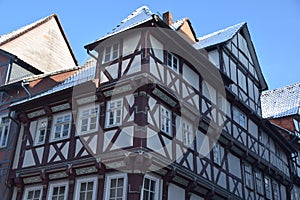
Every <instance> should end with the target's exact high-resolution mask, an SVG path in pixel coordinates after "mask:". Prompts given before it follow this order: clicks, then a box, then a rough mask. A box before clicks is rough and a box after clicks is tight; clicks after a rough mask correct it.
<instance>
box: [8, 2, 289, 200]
mask: <svg viewBox="0 0 300 200" xmlns="http://www.w3.org/2000/svg"><path fill="white" fill-rule="evenodd" d="M172 18H173V17H172V15H171V13H169V12H167V13H165V14H164V15H163V17H162V18H160V17H159V16H158V15H156V14H153V13H152V12H151V11H150V10H149V9H148V8H147V7H141V8H139V9H137V10H136V11H135V12H133V13H132V14H131V15H129V16H128V17H127V18H126V19H124V20H123V21H122V22H121V24H119V25H118V26H117V27H116V28H115V29H113V31H112V32H111V33H109V34H108V35H106V36H104V37H102V38H100V39H98V40H96V41H95V42H93V43H91V44H89V45H87V46H86V47H85V48H86V49H87V50H88V52H89V53H90V55H91V56H92V57H93V58H95V59H96V62H97V63H94V64H93V63H92V64H91V65H89V66H86V67H83V68H81V69H79V70H78V71H77V72H76V73H75V74H73V75H72V76H71V77H69V78H68V79H66V80H65V81H64V82H63V83H61V84H58V85H57V86H55V87H53V88H52V89H50V90H48V91H46V92H43V93H40V94H38V95H35V96H31V97H29V98H26V99H23V100H21V101H18V102H15V103H13V104H12V105H11V106H10V109H11V111H12V112H14V113H15V120H17V121H19V122H20V128H19V134H18V140H17V146H16V151H15V157H14V161H13V163H12V170H11V174H10V177H9V181H8V182H9V183H10V184H11V185H12V187H13V190H12V199H37V200H40V199H64V200H66V199H80V200H87V199H91V200H96V199H99V200H100V199H105V200H111V199H114V200H117V199H118V200H123V199H130V200H138V199H146V200H158V199H163V200H167V199H169V200H173V199H185V200H201V199H274V200H276V199H289V197H290V195H291V191H290V189H291V185H292V179H291V174H290V170H291V166H290V162H289V159H290V155H291V154H292V153H294V152H295V149H294V148H293V146H291V145H290V144H289V143H288V142H287V141H286V140H285V139H284V137H283V136H282V135H280V134H279V133H278V132H277V130H276V129H275V128H274V127H273V126H272V125H271V124H270V123H269V122H268V121H267V120H263V119H262V117H261V106H260V94H261V93H260V91H262V90H266V89H267V85H266V82H265V80H264V78H263V75H262V72H261V69H260V66H259V63H258V60H257V56H256V54H255V50H254V46H253V44H252V41H251V38H250V34H249V31H248V28H247V24H246V23H241V24H238V25H235V26H231V27H229V28H226V29H223V30H221V31H218V32H215V33H212V34H210V35H207V36H204V37H200V38H196V35H195V32H194V31H193V28H192V26H191V23H190V21H189V20H188V19H187V18H184V19H182V20H178V21H176V22H173V20H172ZM209 60H210V61H211V62H210V61H209ZM210 150H211V151H210Z"/></svg>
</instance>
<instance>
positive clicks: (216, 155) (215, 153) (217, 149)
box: [213, 143, 223, 165]
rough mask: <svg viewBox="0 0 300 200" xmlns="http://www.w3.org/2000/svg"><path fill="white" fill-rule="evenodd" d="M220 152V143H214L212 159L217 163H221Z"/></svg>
mask: <svg viewBox="0 0 300 200" xmlns="http://www.w3.org/2000/svg"><path fill="white" fill-rule="evenodd" d="M222 154H223V149H222V147H221V146H220V144H218V143H216V144H215V145H214V147H213V161H214V162H215V163H216V164H218V165H221V163H222Z"/></svg>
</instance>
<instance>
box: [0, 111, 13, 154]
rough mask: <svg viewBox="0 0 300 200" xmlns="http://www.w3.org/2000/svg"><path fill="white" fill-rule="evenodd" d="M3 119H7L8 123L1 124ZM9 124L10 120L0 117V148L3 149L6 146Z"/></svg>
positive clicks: (6, 117)
mask: <svg viewBox="0 0 300 200" xmlns="http://www.w3.org/2000/svg"><path fill="white" fill-rule="evenodd" d="M4 119H8V121H7V122H5V123H2V122H3V121H4ZM10 122H11V120H10V119H9V117H8V116H1V117H0V148H5V147H6V146H7V141H8V137H9V129H10ZM4 136H5V137H4Z"/></svg>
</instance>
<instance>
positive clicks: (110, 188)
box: [105, 174, 127, 200]
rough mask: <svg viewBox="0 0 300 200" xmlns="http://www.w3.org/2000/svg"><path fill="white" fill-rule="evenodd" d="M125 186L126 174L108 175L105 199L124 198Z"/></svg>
mask: <svg viewBox="0 0 300 200" xmlns="http://www.w3.org/2000/svg"><path fill="white" fill-rule="evenodd" d="M126 188H127V176H126V174H115V175H108V176H107V179H106V190H105V191H106V194H105V200H125V199H126V192H127V191H126Z"/></svg>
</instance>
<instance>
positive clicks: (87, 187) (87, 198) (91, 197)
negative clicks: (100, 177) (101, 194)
mask: <svg viewBox="0 0 300 200" xmlns="http://www.w3.org/2000/svg"><path fill="white" fill-rule="evenodd" d="M96 187H97V178H96V177H95V178H82V179H78V180H77V183H76V190H75V191H76V194H75V199H79V200H95V199H96V193H95V191H97V188H96Z"/></svg>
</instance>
